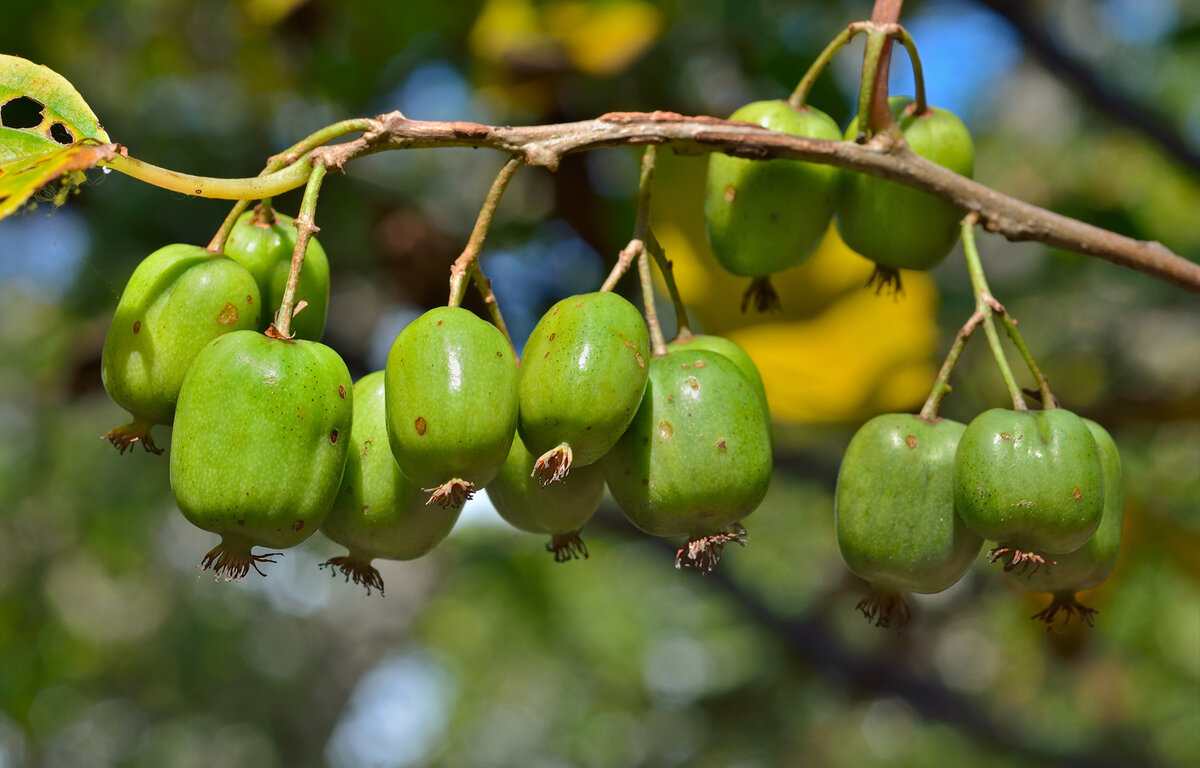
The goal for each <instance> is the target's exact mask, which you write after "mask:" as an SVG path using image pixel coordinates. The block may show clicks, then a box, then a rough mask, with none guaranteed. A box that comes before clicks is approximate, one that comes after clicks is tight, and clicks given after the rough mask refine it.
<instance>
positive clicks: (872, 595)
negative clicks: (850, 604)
mask: <svg viewBox="0 0 1200 768" xmlns="http://www.w3.org/2000/svg"><path fill="white" fill-rule="evenodd" d="M854 607H855V608H857V609H858V610H859V611H862V615H863V618H865V619H866V620H867V621H869V622H872V623H873V624H874V625H875V626H877V627H882V628H883V629H887V628H888V627H890V626H892V622H893V621H894V622H895V623H896V629H900V628H901V627H903V626H904V625H905V624H907V623H908V620H909V619H910V618H912V612H911V611H910V610H909V608H908V600H907V599H905V597H904V593H903V592H900V591H899V590H894V589H886V588H884V587H877V586H874V585H872V586H871V591H870V592H868V593H867V596H866V597H864V598H863V599H862V600H859V601H858V604H857V605H855V606H854Z"/></svg>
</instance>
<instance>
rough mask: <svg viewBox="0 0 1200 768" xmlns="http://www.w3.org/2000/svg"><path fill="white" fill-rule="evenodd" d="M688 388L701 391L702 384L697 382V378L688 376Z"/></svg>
mask: <svg viewBox="0 0 1200 768" xmlns="http://www.w3.org/2000/svg"><path fill="white" fill-rule="evenodd" d="M688 386H689V387H691V388H692V389H700V382H698V381H696V377H695V376H688Z"/></svg>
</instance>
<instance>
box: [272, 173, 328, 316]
mask: <svg viewBox="0 0 1200 768" xmlns="http://www.w3.org/2000/svg"><path fill="white" fill-rule="evenodd" d="M325 171H326V169H325V165H324V164H322V163H316V164H315V165H313V167H312V171H311V172H310V173H309V175H308V185H307V186H306V187H305V188H304V201H303V202H302V203H301V204H300V215H299V216H297V217H296V248H295V250H293V251H292V268H291V271H290V272H288V280H287V286H286V287H285V288H284V289H283V300H282V301H281V302H280V303H279V311H278V312H277V313H276V314H275V323H274V324H273V326H272V327H273V328H274V329H275V335H277V336H279V337H282V338H285V339H290V338H291V337H292V316H293V315H295V314H296V306H295V305H296V288H297V286H299V285H300V270H301V269H303V268H304V254H305V253H306V252H307V251H308V243H309V241H310V240H312V236H313V235H314V234H315V233H316V232H317V229H318V228H317V225H316V222H315V216H316V211H317V197H318V196H319V195H320V194H321V182H322V181H323V180H324V179H325Z"/></svg>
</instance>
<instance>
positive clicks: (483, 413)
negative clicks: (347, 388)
mask: <svg viewBox="0 0 1200 768" xmlns="http://www.w3.org/2000/svg"><path fill="white" fill-rule="evenodd" d="M384 379H385V391H386V401H387V428H388V436H389V438H390V442H391V446H392V453H393V455H394V456H395V457H396V463H398V464H399V465H400V469H401V470H402V471H403V472H404V474H405V475H407V476H408V477H409V479H411V480H412V481H413V482H414V483H416V484H417V486H418V487H420V488H422V489H439V490H444V493H443V494H442V495H437V498H436V500H437V501H439V502H444V503H446V504H447V505H449V506H461V505H462V503H463V502H464V501H466V499H467V498H468V497H469V495H470V494H471V493H472V492H474V491H475V490H478V489H479V488H482V487H483V486H484V485H486V484H487V483H488V481H490V480H491V479H492V478H493V477H495V476H496V473H497V472H499V471H500V465H501V464H503V463H504V460H505V459H506V458H507V457H508V449H509V447H510V446H511V445H512V439H513V434H514V433H515V432H516V427H517V361H516V358H515V357H514V356H513V352H512V347H510V346H509V344H508V341H507V340H506V339H505V338H504V334H502V333H501V332H500V331H499V330H498V329H497V328H496V326H494V325H492V324H491V323H488V322H485V321H484V320H481V319H480V318H479V317H477V316H476V315H475V314H474V313H473V312H471V311H469V310H466V309H462V308H460V307H438V308H437V309H431V310H430V311H428V312H426V313H425V314H423V315H421V316H420V317H418V318H417V319H416V320H414V321H412V322H411V323H409V324H408V326H406V327H405V328H404V330H403V331H401V332H400V335H399V336H397V337H396V341H395V342H394V343H393V344H392V349H391V352H390V353H388V359H387V368H386V374H385V377H384ZM450 484H453V487H450ZM436 494H437V492H435V495H436Z"/></svg>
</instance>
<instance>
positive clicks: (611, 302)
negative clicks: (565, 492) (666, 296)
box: [518, 293, 650, 483]
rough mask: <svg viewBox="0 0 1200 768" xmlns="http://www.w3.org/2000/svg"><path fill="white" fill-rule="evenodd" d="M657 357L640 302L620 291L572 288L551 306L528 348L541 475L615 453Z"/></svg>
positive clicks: (531, 443) (527, 394) (526, 412)
mask: <svg viewBox="0 0 1200 768" xmlns="http://www.w3.org/2000/svg"><path fill="white" fill-rule="evenodd" d="M649 360H650V336H649V333H648V331H647V330H646V323H645V321H643V320H642V315H641V313H640V312H638V310H637V308H636V307H634V306H633V305H632V304H630V303H629V302H628V301H626V300H625V299H624V298H622V297H620V296H618V295H616V294H614V293H588V294H584V295H582V296H571V297H569V298H566V299H563V300H562V301H560V302H558V303H557V304H555V305H554V306H553V307H551V308H550V309H549V310H548V311H547V312H546V314H545V315H543V316H542V318H541V320H539V321H538V324H537V326H535V327H534V329H533V332H532V333H531V334H530V335H529V340H528V341H527V342H526V343H525V350H524V352H523V353H522V354H521V377H520V390H519V392H520V417H519V418H520V421H519V422H518V424H519V426H518V428H519V429H520V431H521V439H522V440H523V441H524V442H525V445H527V446H528V447H529V450H530V451H531V452H533V453H534V454H537V455H538V457H539V458H538V461H537V470H536V471H537V472H538V475H539V477H540V478H541V480H542V482H544V483H549V482H552V481H555V480H561V479H562V478H563V477H565V476H566V474H567V472H568V471H570V469H571V467H572V466H580V467H583V466H587V465H589V464H593V463H595V462H596V461H598V460H599V459H600V457H601V456H603V455H604V454H606V453H608V451H609V449H610V448H612V446H613V444H614V443H615V442H617V438H619V437H620V436H621V433H622V432H624V431H625V428H626V427H628V426H629V422H630V421H632V420H633V415H634V414H635V413H636V412H637V409H638V404H639V403H641V401H642V393H643V392H644V391H645V389H646V376H647V369H648V365H649Z"/></svg>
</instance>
